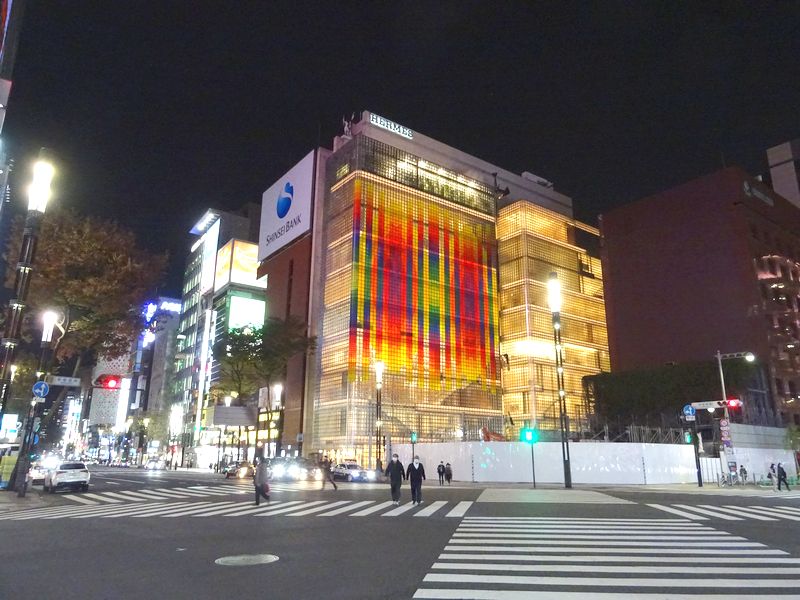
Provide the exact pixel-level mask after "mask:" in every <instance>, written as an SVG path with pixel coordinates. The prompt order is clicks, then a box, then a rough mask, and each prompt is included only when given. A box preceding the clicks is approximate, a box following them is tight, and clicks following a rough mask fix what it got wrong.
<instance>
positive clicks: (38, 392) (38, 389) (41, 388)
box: [32, 381, 50, 398]
mask: <svg viewBox="0 0 800 600" xmlns="http://www.w3.org/2000/svg"><path fill="white" fill-rule="evenodd" d="M32 389H33V395H34V396H36V397H37V398H44V397H45V396H47V393H48V392H49V391H50V386H49V385H47V383H46V382H44V381H37V382H36V383H34V384H33V388H32Z"/></svg>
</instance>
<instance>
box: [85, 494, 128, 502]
mask: <svg viewBox="0 0 800 600" xmlns="http://www.w3.org/2000/svg"><path fill="white" fill-rule="evenodd" d="M83 497H84V498H90V499H92V500H99V501H100V502H105V503H107V504H119V503H120V502H122V500H117V499H116V498H106V497H105V496H101V495H100V494H83Z"/></svg>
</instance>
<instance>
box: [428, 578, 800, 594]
mask: <svg viewBox="0 0 800 600" xmlns="http://www.w3.org/2000/svg"><path fill="white" fill-rule="evenodd" d="M423 581H426V582H433V583H454V582H457V583H509V584H512V585H548V586H549V585H558V586H562V585H563V586H592V587H600V586H607V587H620V585H622V586H624V587H670V588H676V587H685V588H703V587H708V588H763V587H765V586H767V585H769V587H771V588H796V587H797V581H795V580H794V579H770V580H767V581H764V580H763V579H733V578H728V579H711V578H709V579H696V578H685V579H682V578H675V579H659V578H648V579H645V578H633V577H626V578H624V579H620V578H619V577H613V578H612V577H594V576H589V577H538V576H527V575H486V574H483V575H468V574H466V573H453V574H449V573H429V574H428V575H426V576H425V578H424V579H423ZM774 597H775V596H773V598H774Z"/></svg>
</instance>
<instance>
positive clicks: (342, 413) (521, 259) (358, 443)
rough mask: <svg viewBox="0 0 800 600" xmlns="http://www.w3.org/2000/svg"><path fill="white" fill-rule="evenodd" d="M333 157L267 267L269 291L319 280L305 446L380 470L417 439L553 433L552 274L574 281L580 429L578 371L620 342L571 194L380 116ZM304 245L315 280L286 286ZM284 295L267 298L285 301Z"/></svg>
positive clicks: (594, 365)
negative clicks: (524, 430) (301, 221)
mask: <svg viewBox="0 0 800 600" xmlns="http://www.w3.org/2000/svg"><path fill="white" fill-rule="evenodd" d="M319 156H320V162H319V164H318V165H317V168H316V170H315V175H314V181H313V186H311V187H313V190H314V192H313V196H314V197H313V201H312V203H313V214H314V219H313V221H314V222H313V226H311V227H310V228H309V231H308V233H307V234H304V235H303V236H301V237H300V238H298V239H296V240H292V241H290V242H287V243H286V244H284V246H282V247H278V248H277V249H274V250H271V251H270V252H269V253H264V254H263V255H260V256H259V258H260V259H261V260H262V263H261V264H262V266H261V269H262V270H269V271H270V282H271V283H270V287H272V286H277V283H278V282H279V281H281V280H282V277H284V276H285V278H286V279H287V280H295V281H296V280H298V278H299V277H303V278H304V279H305V278H307V280H308V283H309V289H310V294H309V299H308V321H309V332H310V333H311V334H312V335H316V337H317V342H318V348H317V351H316V352H315V354H314V356H313V357H311V358H310V360H308V361H307V363H306V366H305V367H304V370H305V373H304V377H303V381H304V384H303V385H304V389H303V391H302V394H299V395H302V397H303V398H304V400H303V403H304V410H303V423H302V431H301V432H300V435H298V436H297V438H298V439H304V441H305V443H304V446H303V450H304V453H309V452H321V453H322V452H324V453H327V454H329V455H332V456H335V457H338V458H355V459H358V460H361V461H362V462H364V463H368V462H372V463H374V458H375V453H376V452H377V451H378V450H377V448H378V446H380V447H381V451H380V452H381V454H383V455H385V454H384V453H386V454H388V453H389V452H391V446H392V444H393V443H398V442H407V441H408V439H409V438H410V435H411V433H412V432H415V433H416V434H417V439H418V441H420V442H435V441H455V440H476V439H482V438H486V437H487V436H488V435H493V436H494V435H506V436H509V437H515V436H516V435H517V430H518V428H519V427H520V426H522V425H523V424H524V423H525V421H526V420H533V419H535V420H536V421H537V422H538V423H540V424H541V427H544V428H546V427H551V426H552V427H555V422H554V421H553V418H552V415H553V410H552V407H551V408H549V409H548V404H549V403H550V400H548V399H547V398H549V397H550V396H551V395H552V393H553V388H554V385H555V384H554V381H551V380H550V379H551V375H552V372H553V369H554V361H555V349H554V346H553V342H552V325H551V324H550V320H549V319H550V315H549V312H546V305H545V304H544V303H543V296H542V291H543V290H544V286H543V282H544V281H546V279H547V277H548V275H549V273H550V272H551V271H555V272H557V273H558V274H559V277H561V278H562V279H563V282H562V285H563V288H564V296H565V298H564V310H563V314H562V320H563V322H564V338H565V345H566V355H565V361H566V363H565V366H566V369H567V393H568V404H569V409H570V412H571V413H573V414H572V417H573V422H578V421H580V417H581V410H582V406H583V402H582V399H581V393H582V392H581V389H582V388H581V385H580V378H581V377H582V376H583V375H585V374H592V373H597V372H598V371H600V370H606V369H608V348H607V343H606V341H605V314H604V309H603V300H602V273H601V269H600V264H599V261H598V260H597V259H596V258H594V256H595V254H591V253H590V252H588V251H587V249H588V248H590V247H591V246H592V243H593V241H592V240H595V241H596V238H597V230H595V229H594V228H592V227H588V226H586V225H583V224H581V223H578V222H577V221H575V220H574V219H573V217H572V202H571V200H570V199H569V198H568V197H566V196H564V195H562V194H559V193H558V192H556V191H555V190H554V189H553V185H552V184H551V183H550V182H547V181H545V180H543V179H541V178H538V177H536V176H534V175H532V174H530V173H524V174H523V175H516V174H513V173H510V172H508V171H504V170H503V169H500V168H499V167H496V166H495V165H492V164H490V163H486V162H484V161H482V160H480V159H478V158H476V157H474V156H471V155H469V154H466V153H464V152H462V151H460V150H457V149H455V148H452V147H450V146H447V145H445V144H442V143H441V142H438V141H436V140H433V139H431V138H428V137H426V136H423V135H421V134H419V133H417V132H414V131H411V130H409V129H407V128H405V127H402V126H400V125H398V124H396V123H393V122H391V121H388V120H387V119H384V118H382V117H379V116H377V115H375V114H373V113H368V112H365V113H364V114H363V115H362V118H361V121H359V122H358V123H348V124H347V126H346V128H345V133H344V134H343V135H341V136H339V137H337V138H336V139H335V140H334V144H333V149H332V151H330V150H327V151H324V152H323V151H322V149H320V154H319ZM296 196H297V194H295V197H296ZM267 201H271V200H270V199H269V198H268V199H267V200H265V202H267ZM263 210H272V207H266V204H265V208H264V209H263ZM261 237H262V243H263V242H264V241H265V239H266V238H265V232H264V231H263V230H262V233H261ZM271 240H272V238H270V241H271ZM309 242H310V243H309ZM304 245H305V246H304ZM298 248H301V249H302V248H307V249H306V250H304V252H305V253H306V254H308V257H309V258H308V268H307V272H305V273H302V274H301V273H299V272H298V271H297V264H298V263H297V262H295V263H293V264H294V265H295V267H294V268H293V269H289V270H288V271H287V272H286V273H284V274H283V275H282V274H281V273H282V270H286V269H285V267H284V266H281V265H282V263H283V262H285V263H287V264H292V263H291V261H288V262H287V261H286V260H283V258H282V256H284V255H286V256H288V255H289V254H292V253H294V254H297V252H298V250H297V249H298ZM270 287H268V289H267V292H266V294H267V303H268V305H269V304H274V303H275V299H272V298H271V297H270V294H271V293H273V294H277V296H276V298H277V297H278V296H280V298H282V297H283V296H281V292H280V290H279V288H277V287H275V288H274V289H273V290H272V291H271V290H270ZM284 295H285V294H284ZM277 301H278V303H280V301H281V300H280V299H278V300H277ZM287 377H288V376H287ZM291 393H292V392H291V390H288V389H287V394H291ZM379 394H380V398H381V414H380V418H378V414H377V399H378V395H379ZM534 396H538V397H539V399H538V401H537V402H532V400H531V399H532V398H533V397H534ZM378 429H380V436H381V437H380V442H379V441H378Z"/></svg>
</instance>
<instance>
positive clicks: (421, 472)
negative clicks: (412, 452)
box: [406, 456, 425, 504]
mask: <svg viewBox="0 0 800 600" xmlns="http://www.w3.org/2000/svg"><path fill="white" fill-rule="evenodd" d="M406 479H408V481H409V482H410V483H411V504H422V482H423V480H424V479H425V467H423V466H422V463H421V462H419V456H415V457H414V462H413V463H411V464H410V465H408V470H407V471H406Z"/></svg>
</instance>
